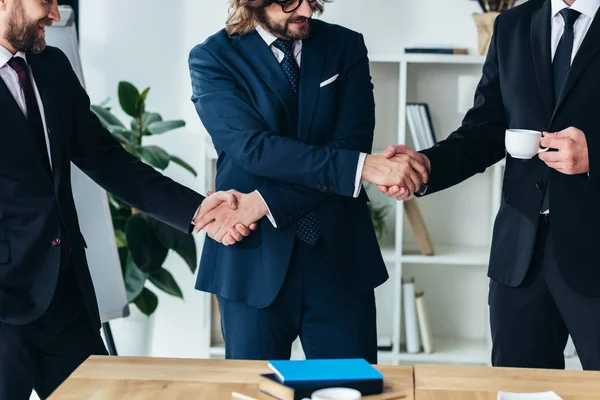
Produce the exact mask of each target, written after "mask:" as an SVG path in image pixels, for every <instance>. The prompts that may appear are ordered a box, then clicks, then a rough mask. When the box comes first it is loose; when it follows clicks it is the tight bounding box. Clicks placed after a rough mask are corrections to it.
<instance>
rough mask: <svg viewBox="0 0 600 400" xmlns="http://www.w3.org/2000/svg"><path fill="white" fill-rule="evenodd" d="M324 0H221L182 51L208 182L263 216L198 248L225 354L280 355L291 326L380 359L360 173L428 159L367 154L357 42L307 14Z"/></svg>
mask: <svg viewBox="0 0 600 400" xmlns="http://www.w3.org/2000/svg"><path fill="white" fill-rule="evenodd" d="M324 3H325V1H323V0H304V1H303V0H290V1H267V0H231V1H230V14H229V17H228V19H227V27H226V29H224V30H222V31H220V32H218V33H216V34H215V35H213V36H212V37H210V38H208V39H207V40H206V41H205V42H204V43H202V44H201V45H199V46H197V47H195V48H194V49H193V50H192V52H191V54H190V60H189V63H190V70H191V78H192V86H193V102H194V103H195V105H196V108H197V111H198V114H199V116H200V118H201V120H202V122H203V124H204V126H205V127H206V129H207V131H208V133H209V134H210V135H211V137H212V140H213V143H214V145H215V147H216V150H217V152H218V154H219V162H218V171H217V178H216V179H217V181H216V184H217V188H218V189H219V190H223V189H225V188H227V189H236V190H238V191H239V192H243V193H249V194H248V195H247V196H246V199H241V200H240V202H239V207H238V212H246V213H247V216H246V217H240V218H238V220H239V221H240V222H242V223H244V222H245V221H246V220H250V219H252V220H253V221H256V220H260V221H259V226H258V228H257V230H256V232H254V233H253V234H251V235H250V237H248V238H246V239H245V240H244V241H243V242H241V243H238V244H235V245H233V246H229V247H224V246H222V245H219V244H218V243H216V242H215V241H213V240H211V239H207V241H206V243H205V246H204V251H203V254H202V260H201V263H200V268H199V274H198V280H197V284H196V288H197V289H199V290H202V291H207V292H211V293H215V294H216V295H217V298H218V301H219V308H220V312H221V317H222V330H223V334H224V338H225V347H226V357H227V358H237V359H287V358H289V357H290V354H291V345H292V343H293V342H294V340H295V339H296V338H297V337H300V340H301V341H302V346H303V350H304V353H305V355H306V356H307V358H340V357H348V358H350V357H360V358H365V359H367V360H368V361H370V362H372V363H375V362H377V330H376V312H375V298H374V288H375V287H377V286H379V285H381V284H382V283H383V282H385V281H386V279H387V278H388V274H387V271H386V268H385V264H384V262H383V260H382V257H381V252H380V249H379V246H378V243H377V238H376V236H375V232H374V229H373V226H372V223H371V219H370V215H369V210H368V208H367V201H368V198H367V195H366V193H365V191H364V189H363V188H362V186H361V178H364V179H367V180H369V181H371V182H374V183H376V184H380V185H385V184H386V183H384V182H385V181H388V182H391V181H394V182H397V183H399V182H403V181H405V180H403V178H407V179H406V180H410V178H414V180H415V181H416V183H415V185H416V184H417V183H420V182H421V180H423V179H424V178H426V177H423V176H421V175H419V174H418V173H417V172H415V169H417V170H418V171H425V169H424V168H423V167H422V166H421V165H420V164H418V163H416V162H415V163H413V164H410V162H409V161H407V160H410V158H409V157H406V158H397V159H392V160H387V159H386V158H385V157H383V156H371V155H367V154H368V153H370V151H371V146H372V140H373V131H374V124H375V114H374V99H373V85H372V83H371V77H370V73H369V61H368V58H367V49H366V47H365V44H364V41H363V37H362V35H360V34H359V33H356V32H352V31H350V30H348V29H345V28H343V27H340V26H335V25H330V24H327V23H325V22H322V21H318V20H313V19H312V18H311V17H312V16H313V14H314V13H320V12H322V11H323V8H324ZM401 157H405V156H401ZM384 172H385V173H384ZM215 213H218V210H216V211H215ZM263 217H266V218H263ZM207 219H209V220H215V221H216V222H217V223H220V218H219V216H218V215H212V214H211V213H209V214H208V215H207ZM202 227H203V226H202V224H200V225H199V226H198V228H199V229H200V228H202Z"/></svg>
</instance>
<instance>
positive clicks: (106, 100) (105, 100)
mask: <svg viewBox="0 0 600 400" xmlns="http://www.w3.org/2000/svg"><path fill="white" fill-rule="evenodd" d="M108 103H110V97H107V98H106V99H104V100H102V101H101V102H100V104H98V107H102V108H106V109H107V110H110V108H109V107H108Z"/></svg>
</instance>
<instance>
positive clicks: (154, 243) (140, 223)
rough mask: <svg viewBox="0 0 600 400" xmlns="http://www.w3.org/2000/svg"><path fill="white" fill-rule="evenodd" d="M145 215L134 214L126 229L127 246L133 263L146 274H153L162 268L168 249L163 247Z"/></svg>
mask: <svg viewBox="0 0 600 400" xmlns="http://www.w3.org/2000/svg"><path fill="white" fill-rule="evenodd" d="M148 220H149V218H148V217H146V216H145V215H144V214H141V213H137V214H134V215H133V216H132V217H131V218H130V219H129V221H128V222H127V226H126V227H125V234H126V235H127V244H128V246H129V251H131V257H132V258H133V262H135V264H136V265H137V266H138V267H139V268H140V269H141V270H142V271H143V272H145V273H148V274H152V273H154V272H156V271H158V270H159V269H161V268H162V265H163V263H164V262H165V258H167V253H168V252H169V250H168V248H166V247H165V246H163V245H162V243H161V242H160V241H159V240H158V238H157V237H156V235H155V234H154V229H153V228H152V226H151V225H150V223H149V222H148Z"/></svg>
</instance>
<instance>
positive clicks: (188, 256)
mask: <svg viewBox="0 0 600 400" xmlns="http://www.w3.org/2000/svg"><path fill="white" fill-rule="evenodd" d="M148 222H149V223H150V225H151V226H152V230H153V231H154V235H155V237H156V238H157V239H158V241H159V242H160V244H161V246H162V247H164V248H166V249H172V250H174V251H175V252H176V253H177V254H179V255H180V256H181V258H183V260H184V261H185V263H186V264H187V265H188V267H189V268H190V271H192V273H194V272H196V267H197V266H198V260H197V254H196V242H195V241H194V237H193V236H192V235H188V234H186V233H183V232H181V231H180V230H178V229H175V228H173V227H172V226H169V225H167V224H165V223H162V222H160V221H157V220H155V219H154V218H149V221H148Z"/></svg>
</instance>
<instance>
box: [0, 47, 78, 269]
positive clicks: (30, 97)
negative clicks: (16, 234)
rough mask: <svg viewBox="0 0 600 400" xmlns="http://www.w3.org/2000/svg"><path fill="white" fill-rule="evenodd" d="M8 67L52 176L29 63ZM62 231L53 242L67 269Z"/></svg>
mask: <svg viewBox="0 0 600 400" xmlns="http://www.w3.org/2000/svg"><path fill="white" fill-rule="evenodd" d="M8 66H9V67H11V68H12V69H13V70H14V71H15V72H16V73H17V76H18V77H19V84H20V85H21V89H22V90H23V94H24V95H25V106H26V107H27V120H28V121H29V125H30V126H31V130H32V131H33V133H34V135H35V142H36V145H37V149H38V152H39V153H40V155H41V156H42V159H43V163H44V167H46V168H47V171H48V173H49V174H50V175H52V169H51V167H50V158H49V157H48V150H47V146H46V133H45V131H44V124H43V122H42V114H41V113H40V107H39V105H38V101H37V98H36V97H35V92H34V91H33V83H32V82H31V77H30V76H29V69H28V68H27V63H26V62H25V60H24V59H23V58H21V57H13V58H11V59H10V60H9V61H8ZM61 231H62V234H63V238H62V240H61V239H58V238H55V239H53V240H52V242H51V244H52V246H61V255H62V259H61V269H63V270H64V269H65V268H67V267H68V266H69V265H70V263H71V252H70V250H69V246H68V245H67V241H66V240H65V239H66V238H65V237H64V236H65V229H64V227H63V226H62V225H61Z"/></svg>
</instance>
